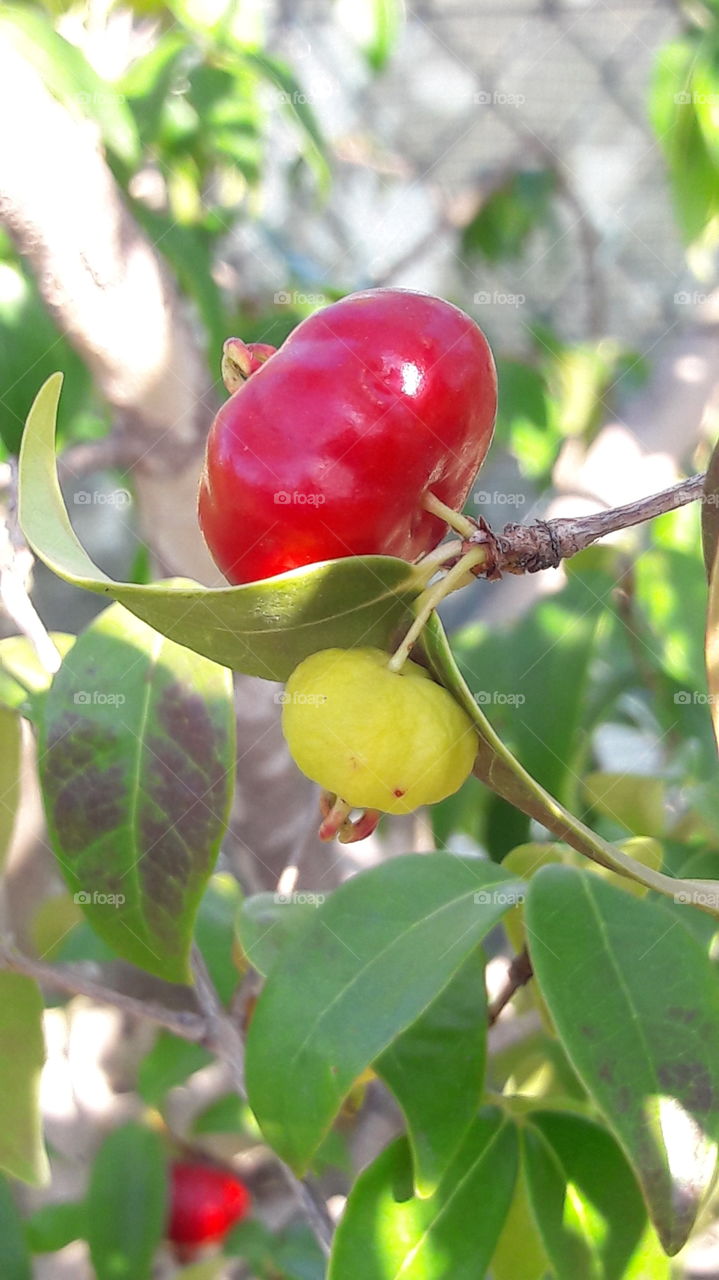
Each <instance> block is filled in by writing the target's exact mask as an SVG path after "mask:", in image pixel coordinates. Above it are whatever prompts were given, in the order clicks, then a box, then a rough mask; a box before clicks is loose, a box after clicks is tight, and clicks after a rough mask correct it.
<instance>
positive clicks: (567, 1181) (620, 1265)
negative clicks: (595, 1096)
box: [524, 1111, 669, 1280]
mask: <svg viewBox="0 0 719 1280" xmlns="http://www.w3.org/2000/svg"><path fill="white" fill-rule="evenodd" d="M524 1148H525V1161H526V1169H527V1176H528V1182H529V1191H530V1199H531V1203H532V1207H533V1209H534V1217H535V1219H536V1222H537V1223H538V1224H539V1229H540V1232H541V1235H542V1239H543V1241H544V1246H545V1248H546V1250H547V1253H548V1255H549V1258H550V1260H551V1265H552V1271H553V1273H554V1274H555V1275H556V1276H557V1280H628V1278H629V1277H630V1276H634V1277H636V1280H640V1277H641V1280H651V1278H652V1277H656V1276H662V1275H664V1276H668V1274H669V1269H668V1268H669V1263H668V1261H667V1259H666V1257H664V1255H663V1254H662V1252H661V1250H660V1248H659V1243H658V1241H657V1238H656V1236H655V1234H654V1232H653V1231H652V1230H651V1229H650V1228H648V1223H647V1213H646V1209H645V1206H644V1201H643V1200H642V1197H641V1193H640V1191H639V1188H638V1186H637V1184H636V1181H635V1179H634V1176H633V1174H632V1171H631V1169H630V1168H629V1165H628V1164H627V1162H626V1160H625V1158H624V1156H623V1154H622V1152H621V1151H620V1149H619V1147H618V1146H617V1145H616V1143H615V1141H614V1139H613V1138H612V1137H611V1135H610V1134H608V1133H607V1132H606V1130H605V1129H602V1128H601V1127H600V1126H599V1125H598V1124H595V1123H594V1122H593V1121H591V1120H588V1119H585V1118H584V1117H582V1116H578V1115H572V1114H570V1113H568V1112H559V1111H533V1112H531V1114H530V1115H529V1117H528V1118H527V1124H526V1127H525V1129H524ZM657 1268H659V1270H657Z"/></svg>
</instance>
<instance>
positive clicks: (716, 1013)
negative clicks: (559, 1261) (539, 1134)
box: [525, 866, 719, 1254]
mask: <svg viewBox="0 0 719 1280" xmlns="http://www.w3.org/2000/svg"><path fill="white" fill-rule="evenodd" d="M525 918H526V921H527V936H528V939H529V947H530V953H531V957H532V964H533V966H534V971H535V975H536V977H537V980H538V982H539V986H540V989H541V992H542V995H543V996H544V999H545V1000H546V1002H547V1005H548V1007H549V1011H550V1013H551V1015H552V1018H553V1020H554V1023H555V1025H556V1028H557V1032H558V1034H559V1036H560V1039H561V1041H562V1043H563V1045H564V1048H565V1049H566V1052H567V1055H568V1057H569V1059H570V1061H571V1062H572V1065H573V1066H574V1068H575V1070H576V1072H577V1074H578V1076H579V1078H580V1080H581V1081H582V1083H583V1084H584V1086H585V1088H586V1089H587V1091H588V1092H589V1094H590V1095H591V1097H592V1098H593V1099H594V1102H595V1103H596V1105H597V1106H598V1107H600V1108H601V1110H602V1111H603V1113H604V1116H605V1118H606V1120H607V1122H608V1124H609V1125H610V1127H611V1128H612V1129H613V1130H614V1133H615V1134H616V1137H617V1139H618V1141H619V1142H620V1144H621V1146H622V1147H623V1149H624V1151H625V1153H626V1155H627V1157H628V1159H629V1162H630V1164H631V1166H632V1168H633V1170H634V1172H635V1174H636V1176H637V1178H638V1180H639V1183H640V1186H641V1187H642V1190H643V1192H644V1195H645V1198H646V1200H647V1203H648V1205H649V1210H650V1213H651V1215H652V1218H653V1221H654V1223H655V1225H656V1228H657V1231H658V1232H659V1235H660V1238H661V1240H662V1243H663V1245H664V1247H665V1249H666V1251H667V1252H668V1253H670V1254H674V1253H676V1252H677V1250H678V1249H679V1248H681V1246H682V1245H683V1244H684V1242H685V1240H686V1239H687V1236H688V1235H689V1232H690V1231H691V1228H692V1225H693V1223H694V1221H695V1218H696V1215H697V1213H698V1211H699V1209H700V1207H701V1204H702V1202H703V1200H704V1198H705V1196H706V1194H707V1192H708V1190H709V1189H710V1187H711V1185H712V1183H713V1178H714V1171H715V1166H716V1156H717V1140H718V1139H719V1106H718V1105H717V1099H719V988H718V987H717V982H716V974H715V971H714V969H713V966H712V964H711V962H710V961H709V960H708V958H707V956H706V955H705V953H704V951H703V949H702V948H701V946H700V945H699V943H697V942H696V941H695V939H694V938H693V937H692V936H691V935H690V934H689V932H688V931H687V930H685V929H683V928H681V927H679V926H678V925H677V923H676V921H675V920H674V919H673V918H672V916H671V914H670V913H669V912H667V911H666V910H665V909H664V908H663V907H661V906H659V905H657V904H656V903H654V902H651V901H649V900H647V899H638V898H635V897H633V896H632V895H630V894H628V893H624V892H623V891H622V890H621V889H617V888H615V887H614V886H613V885H610V884H607V883H606V882H605V881H604V880H602V879H601V878H600V877H598V876H593V875H590V874H589V873H587V872H584V871H579V870H574V869H573V868H570V867H559V866H554V867H544V868H542V870H540V871H539V872H537V874H536V876H534V877H533V878H532V880H531V881H530V885H529V891H528V896H527V901H526V904H525Z"/></svg>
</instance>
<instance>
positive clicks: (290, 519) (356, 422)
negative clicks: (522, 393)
mask: <svg viewBox="0 0 719 1280" xmlns="http://www.w3.org/2000/svg"><path fill="white" fill-rule="evenodd" d="M496 403H497V380H496V373H495V368H494V361H493V359H492V353H491V351H490V349H489V346H488V344H487V341H486V339H485V337H484V335H483V333H482V332H481V330H480V329H479V328H478V327H477V325H476V324H475V323H474V321H473V320H470V318H469V316H467V315H465V314H464V312H463V311H460V310H459V309H458V308H457V307H454V306H452V305H451V304H450V303H448V302H443V301H442V300H441V299H440V298H433V297H430V296H429V295H427V294H422V293H413V292H411V291H410V290H405V289H368V290H367V291H366V292H365V293H355V294H351V295H350V296H349V297H347V298H343V299H342V301H341V302H335V303H333V304H332V306H329V307H326V308H325V309H324V310H323V311H318V312H316V313H315V315H312V316H309V317H308V319H306V320H304V321H303V322H302V323H301V324H300V325H298V327H297V328H296V329H295V330H294V331H293V333H291V334H290V336H289V338H288V339H287V341H286V342H285V343H284V344H283V346H282V347H280V349H279V351H277V352H276V353H275V354H273V355H272V356H271V357H270V358H269V359H268V360H267V361H266V363H263V364H262V365H260V367H258V368H256V370H254V371H252V372H251V376H249V377H248V380H247V381H246V382H245V383H244V384H242V385H241V386H240V387H239V390H237V391H236V392H235V393H234V395H232V396H231V397H230V399H229V400H228V401H227V402H226V403H225V404H224V405H223V407H222V408H221V409H220V411H219V413H218V415H217V417H216V418H215V421H214V423H213V424H212V429H211V431H210V435H209V439H208V442H207V456H206V461H205V468H204V471H203V475H202V480H201V482H200V497H199V515H200V525H201V527H202V531H203V533H204V536H205V540H206V542H207V545H208V547H209V549H210V551H211V553H212V555H213V557H214V559H215V561H216V562H217V564H218V566H219V567H220V569H221V570H222V572H223V573H224V574H225V576H226V577H227V578H229V580H230V582H235V583H239V582H252V581H255V580H257V579H259V578H268V577H271V576H272V575H273V574H276V573H284V572H285V571H286V570H287V569H293V568H296V567H297V566H298V565H304V564H312V563H314V562H315V561H318V560H330V559H335V558H337V557H341V556H350V555H363V554H370V553H374V554H380V555H393V556H400V557H402V558H404V559H405V560H414V559H416V557H417V556H419V555H422V554H423V553H424V552H426V551H429V550H431V549H432V547H434V546H436V545H437V543H438V542H440V541H441V539H442V537H443V535H444V533H445V524H444V522H443V521H442V520H441V519H439V518H438V517H437V516H433V515H429V514H428V512H427V511H425V509H424V507H423V499H424V496H425V494H426V492H427V491H428V490H431V491H432V493H433V494H435V496H436V497H437V498H439V499H440V500H441V501H442V502H444V503H446V504H447V506H450V507H454V508H460V507H461V506H462V504H463V502H464V501H465V498H466V497H467V493H468V492H469V489H470V486H471V484H472V481H473V479H474V477H475V475H476V473H477V470H478V469H479V467H480V465H481V463H482V461H483V460H484V456H485V454H486V452H487V449H488V447H489V442H490V440H491V438H492V429H493V425H494V417H495V412H496Z"/></svg>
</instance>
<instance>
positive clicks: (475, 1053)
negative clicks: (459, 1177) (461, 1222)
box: [374, 949, 487, 1196]
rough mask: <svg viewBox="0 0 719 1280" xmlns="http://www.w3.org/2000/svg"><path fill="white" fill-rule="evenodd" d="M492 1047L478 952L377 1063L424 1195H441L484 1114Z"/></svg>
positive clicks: (417, 1186)
mask: <svg viewBox="0 0 719 1280" xmlns="http://www.w3.org/2000/svg"><path fill="white" fill-rule="evenodd" d="M486 1041H487V1001H486V992H485V985H484V956H483V954H482V952H481V951H480V950H479V949H477V950H475V951H474V952H472V953H471V954H470V956H469V957H468V959H467V960H466V961H465V963H464V964H463V965H462V967H461V969H459V970H458V971H457V973H456V974H455V976H454V977H453V978H452V980H451V981H450V982H449V983H448V985H447V986H446V987H445V989H444V991H442V992H441V994H440V995H439V996H438V998H437V999H436V1000H435V1001H434V1002H433V1003H432V1004H430V1005H429V1007H428V1008H427V1009H426V1010H425V1012H424V1013H423V1014H422V1016H421V1017H420V1018H418V1019H417V1021H416V1022H415V1023H413V1024H412V1026H411V1027H408V1028H407V1030H406V1031H404V1032H403V1033H402V1035H400V1036H398V1037H397V1039H396V1040H395V1041H394V1043H393V1044H391V1045H390V1047H389V1049H386V1050H385V1052H384V1053H383V1054H382V1056H381V1057H380V1058H378V1059H377V1061H376V1062H375V1064H374V1068H375V1071H376V1072H377V1074H378V1075H379V1076H380V1077H381V1078H382V1079H383V1080H384V1081H385V1083H386V1084H387V1085H389V1087H390V1089H391V1090H392V1092H393V1093H394V1095H395V1097H396V1099H397V1101H398V1102H399V1104H400V1106H401V1108H402V1111H403V1112H404V1116H405V1119H406V1121H407V1127H408V1136H409V1141H410V1146H411V1149H412V1158H413V1161H414V1169H415V1176H414V1183H415V1188H416V1191H417V1194H418V1195H420V1196H428V1195H431V1194H432V1193H433V1192H434V1191H436V1189H437V1185H438V1183H439V1182H440V1181H441V1179H442V1176H443V1175H444V1173H445V1172H446V1170H447V1168H448V1166H449V1165H450V1164H451V1161H452V1159H453V1157H454V1156H455V1155H456V1153H457V1149H458V1147H459V1146H460V1144H461V1142H462V1139H463V1138H464V1137H465V1135H466V1133H467V1130H468V1129H469V1127H470V1125H471V1123H472V1120H473V1119H474V1117H475V1115H476V1114H477V1108H478V1106H479V1103H480V1100H481V1097H482V1090H483V1085H484V1063H485V1053H486Z"/></svg>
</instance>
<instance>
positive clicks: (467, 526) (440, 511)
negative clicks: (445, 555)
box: [422, 489, 477, 538]
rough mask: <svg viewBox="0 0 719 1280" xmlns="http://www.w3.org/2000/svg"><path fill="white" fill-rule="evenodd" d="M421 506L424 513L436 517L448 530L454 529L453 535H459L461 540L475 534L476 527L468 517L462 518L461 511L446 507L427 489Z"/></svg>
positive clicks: (444, 503)
mask: <svg viewBox="0 0 719 1280" xmlns="http://www.w3.org/2000/svg"><path fill="white" fill-rule="evenodd" d="M422 506H423V507H424V509H425V511H429V513H430V515H432V516H437V517H438V518H439V519H440V520H444V522H445V524H448V525H449V527H450V529H454V531H455V533H461V535H462V537H463V538H471V536H472V534H473V533H476V532H477V526H476V524H475V523H474V521H473V520H470V518H469V516H463V515H462V512H461V511H455V509H454V507H448V506H447V504H446V502H441V501H440V499H439V498H437V497H435V495H434V494H433V493H432V491H431V489H428V490H427V492H426V493H425V495H424V498H423V500H422Z"/></svg>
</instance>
